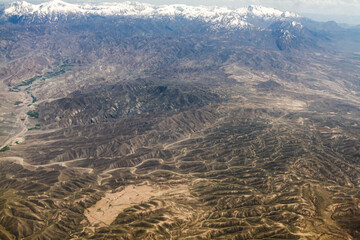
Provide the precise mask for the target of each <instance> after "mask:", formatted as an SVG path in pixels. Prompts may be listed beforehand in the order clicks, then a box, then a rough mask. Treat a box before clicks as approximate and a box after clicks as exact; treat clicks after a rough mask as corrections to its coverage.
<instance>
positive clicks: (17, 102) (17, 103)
mask: <svg viewBox="0 0 360 240" xmlns="http://www.w3.org/2000/svg"><path fill="white" fill-rule="evenodd" d="M22 103H23V102H22V101H16V102H15V103H14V105H15V106H17V105H19V104H22Z"/></svg>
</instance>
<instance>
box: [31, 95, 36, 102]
mask: <svg viewBox="0 0 360 240" xmlns="http://www.w3.org/2000/svg"><path fill="white" fill-rule="evenodd" d="M31 98H32V103H34V102H36V101H37V99H36V97H35V96H34V95H32V94H31Z"/></svg>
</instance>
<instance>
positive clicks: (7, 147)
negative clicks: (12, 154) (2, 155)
mask: <svg viewBox="0 0 360 240" xmlns="http://www.w3.org/2000/svg"><path fill="white" fill-rule="evenodd" d="M8 150H10V147H9V146H5V147H3V148H1V149H0V152H6V151H8Z"/></svg>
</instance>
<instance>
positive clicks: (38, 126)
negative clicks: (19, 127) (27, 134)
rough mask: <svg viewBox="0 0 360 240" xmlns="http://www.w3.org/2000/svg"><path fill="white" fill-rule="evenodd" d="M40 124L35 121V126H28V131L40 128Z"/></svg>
mask: <svg viewBox="0 0 360 240" xmlns="http://www.w3.org/2000/svg"><path fill="white" fill-rule="evenodd" d="M40 126H41V125H40V124H39V123H37V124H35V127H32V128H28V130H29V131H31V130H38V129H40Z"/></svg>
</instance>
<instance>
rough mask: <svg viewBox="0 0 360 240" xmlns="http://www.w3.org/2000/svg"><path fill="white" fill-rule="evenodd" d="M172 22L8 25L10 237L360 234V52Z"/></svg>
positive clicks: (3, 44) (2, 227)
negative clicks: (286, 41)
mask: <svg viewBox="0 0 360 240" xmlns="http://www.w3.org/2000/svg"><path fill="white" fill-rule="evenodd" d="M129 21H130V20H129ZM173 21H174V22H171V21H170V20H169V21H168V20H152V21H150V20H149V21H147V20H141V19H140V20H139V19H131V21H130V23H129V22H128V21H127V19H124V18H122V17H120V18H119V19H117V18H114V19H111V18H110V20H108V19H106V18H100V17H99V18H96V17H94V18H90V19H85V20H80V21H79V22H72V21H70V20H68V21H65V22H58V23H49V24H47V23H44V24H43V23H37V24H32V25H27V24H26V23H21V22H20V23H18V24H17V23H8V22H6V23H2V24H1V25H0V33H1V35H0V49H1V57H3V58H4V59H5V60H4V61H2V62H1V64H0V80H1V81H0V84H1V87H0V100H1V101H0V102H1V103H0V108H1V113H0V119H1V122H0V130H1V131H0V145H1V152H0V239H4V240H7V239H27V240H28V239H32V240H33V239H34V240H35V239H37V240H40V239H41V240H45V239H109V240H110V239H126V240H128V239H309V240H310V239H321V240H325V239H344V240H345V239H346V240H348V239H360V165H359V162H360V68H359V66H360V59H359V58H358V57H356V56H357V55H356V54H355V52H354V53H352V52H350V53H349V52H344V51H340V50H338V51H335V50H334V46H336V44H337V43H336V41H335V40H334V39H330V37H328V35H325V33H322V34H324V36H327V37H328V38H325V37H321V36H320V37H321V38H320V37H319V36H316V37H319V38H320V40H317V42H316V44H317V45H314V44H315V43H314V42H315V40H314V39H311V41H310V40H308V38H309V36H308V35H309V34H310V33H309V32H310V31H309V32H305V33H306V34H308V35H304V36H303V35H301V36H297V38H298V39H301V40H298V41H299V42H298V43H297V42H292V43H291V44H289V45H285V42H282V43H281V44H282V45H281V47H280V46H279V43H278V41H279V40H278V39H275V37H276V33H277V32H276V31H275V30H274V32H271V33H270V32H266V31H265V32H262V31H257V30H256V31H255V30H254V32H251V34H250V35H249V32H246V33H244V32H242V30H239V31H238V32H236V31H232V32H231V31H230V32H226V34H224V31H225V30H224V31H223V30H219V32H216V31H215V32H211V31H209V30H206V29H207V26H202V25H200V26H201V27H198V25H197V24H199V23H195V24H194V23H192V22H191V21H190V22H187V21H185V20H176V21H178V22H176V21H175V20H173ZM144 26H147V28H145V27H144ZM169 29H171V30H169ZM222 31H223V32H222ZM305 33H303V34H305ZM184 34H187V35H186V36H187V37H184ZM329 36H330V35H329ZM301 37H303V38H304V39H305V40H303V39H302V38H301ZM248 38H250V40H249V39H248ZM273 38H274V39H273ZM324 39H325V40H324ZM329 39H330V40H329ZM261 41H263V42H261ZM256 44H258V45H256ZM306 44H308V45H306ZM329 46H332V48H331V47H329ZM339 49H340V48H339Z"/></svg>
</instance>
